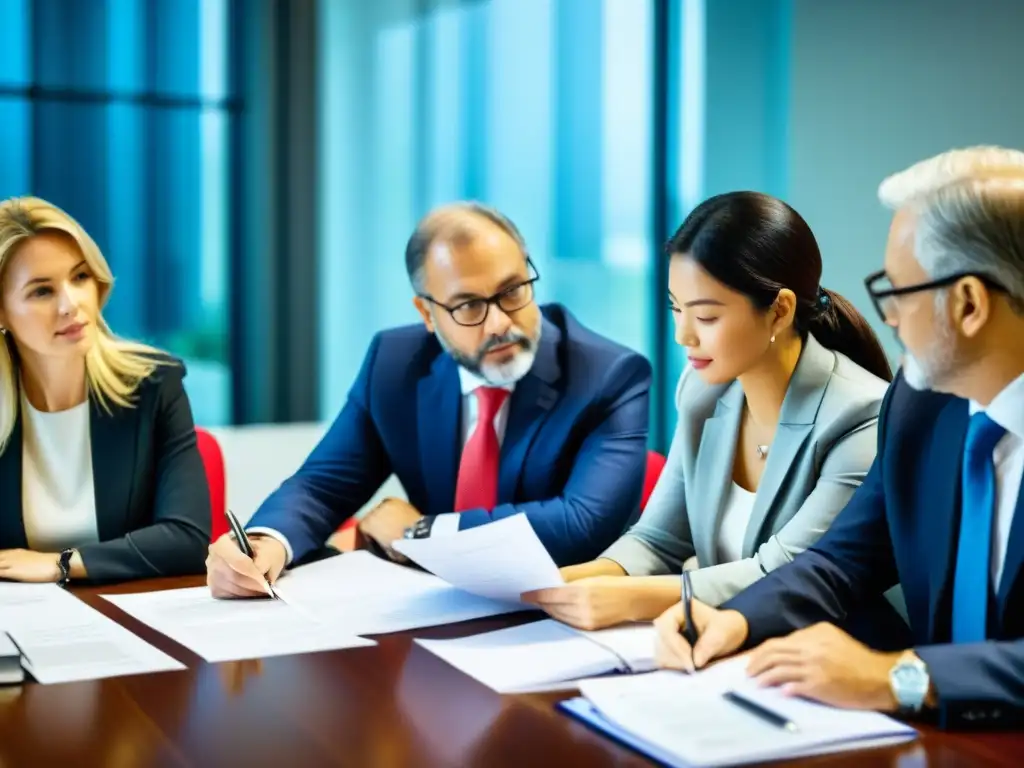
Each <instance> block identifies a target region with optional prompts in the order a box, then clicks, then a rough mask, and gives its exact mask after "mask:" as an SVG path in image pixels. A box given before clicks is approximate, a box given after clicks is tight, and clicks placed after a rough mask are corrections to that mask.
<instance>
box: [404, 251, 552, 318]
mask: <svg viewBox="0 0 1024 768" xmlns="http://www.w3.org/2000/svg"><path fill="white" fill-rule="evenodd" d="M526 263H527V265H528V266H529V267H530V269H532V270H533V277H531V278H530V279H529V280H524V281H523V282H521V283H516V284H515V285H511V286H509V287H508V288H506V289H505V290H503V291H500V292H498V293H496V294H494V295H493V296H490V297H487V298H479V299H470V300H469V301H463V302H461V303H460V304H456V305H455V306H454V307H449V306H448V305H447V304H442V303H441V302H440V301H437V300H436V299H434V298H433V297H431V296H428V295H426V294H425V293H421V294H419V297H420V298H421V299H423V300H424V301H429V302H430V303H431V304H434V305H436V306H438V307H441V309H443V310H446V311H447V312H448V314H449V315H451V316H452V320H454V321H455V322H456V323H458V324H459V325H465V326H474V325H482V324H483V323H484V322H485V321H486V320H487V315H488V314H489V313H490V311H491V305H494V306H497V307H498V308H499V309H500V310H501V311H502V312H504V313H505V314H512V313H513V312H518V311H519V310H520V309H522V308H523V307H525V306H526V305H527V304H529V303H530V302H532V301H533V284H534V283H536V282H537V281H538V280H540V274H538V272H537V268H536V267H535V266H533V262H532V261H530V260H529V259H527V260H526Z"/></svg>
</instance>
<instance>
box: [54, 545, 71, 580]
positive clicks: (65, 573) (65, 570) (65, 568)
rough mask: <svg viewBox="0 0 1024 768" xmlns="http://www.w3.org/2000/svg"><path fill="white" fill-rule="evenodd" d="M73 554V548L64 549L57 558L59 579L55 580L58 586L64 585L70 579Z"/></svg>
mask: <svg viewBox="0 0 1024 768" xmlns="http://www.w3.org/2000/svg"><path fill="white" fill-rule="evenodd" d="M74 554H75V550H73V549H65V550H63V551H61V553H60V557H59V558H58V559H57V567H58V568H59V569H60V580H59V581H58V582H57V586H58V587H66V586H67V585H68V582H69V581H70V580H71V556H72V555H74Z"/></svg>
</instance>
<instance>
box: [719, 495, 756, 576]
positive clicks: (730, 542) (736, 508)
mask: <svg viewBox="0 0 1024 768" xmlns="http://www.w3.org/2000/svg"><path fill="white" fill-rule="evenodd" d="M756 498H757V494H756V493H754V492H752V491H748V490H747V489H746V488H740V486H738V485H737V484H736V483H735V482H733V483H731V485H730V488H729V491H728V495H727V496H726V499H725V505H724V506H725V511H723V512H722V519H721V522H720V523H719V524H718V561H719V562H721V563H734V562H736V561H737V560H742V559H743V540H744V538H745V537H746V535H747V526H748V525H750V516H751V514H753V512H754V500H755V499H756Z"/></svg>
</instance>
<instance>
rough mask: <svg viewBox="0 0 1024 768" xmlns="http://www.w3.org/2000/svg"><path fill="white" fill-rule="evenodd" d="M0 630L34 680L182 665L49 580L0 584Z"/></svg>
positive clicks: (84, 677) (91, 676) (55, 680)
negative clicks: (10, 639) (13, 644)
mask: <svg viewBox="0 0 1024 768" xmlns="http://www.w3.org/2000/svg"><path fill="white" fill-rule="evenodd" d="M0 630H5V631H7V632H9V633H10V635H11V637H13V638H15V639H16V641H17V644H18V645H19V646H20V647H21V651H22V653H23V654H24V655H23V657H22V661H23V663H24V666H25V668H26V669H27V670H28V671H29V672H31V673H32V676H33V677H35V679H36V680H37V681H39V682H40V683H67V682H71V681H74V680H95V679H97V678H102V677H115V676H119V675H136V674H143V673H148V672H163V671H166V670H172V669H184V668H185V667H184V665H183V664H181V663H180V662H178V661H175V660H174V659H172V658H171V657H170V656H168V655H167V654H166V653H163V652H162V651H159V650H157V649H156V648H154V647H153V646H152V645H150V644H149V643H147V642H146V641H144V640H142V639H141V638H139V637H136V636H135V635H133V634H132V633H131V632H129V631H128V630H127V629H125V628H124V627H122V626H121V625H120V624H118V623H117V622H115V621H113V620H111V619H108V618H107V617H106V616H104V615H103V614H102V613H100V612H99V611H96V610H94V609H92V608H90V607H89V606H88V605H86V604H85V603H83V602H82V601H80V600H79V599H78V598H76V597H75V596H74V595H71V594H69V593H68V592H65V591H64V590H63V589H61V588H60V587H58V586H57V585H55V584H0Z"/></svg>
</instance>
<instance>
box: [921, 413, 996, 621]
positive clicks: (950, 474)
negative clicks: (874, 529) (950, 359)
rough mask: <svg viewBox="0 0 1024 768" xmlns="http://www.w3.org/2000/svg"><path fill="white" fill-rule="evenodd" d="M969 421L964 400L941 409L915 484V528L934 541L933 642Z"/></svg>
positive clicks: (951, 563) (948, 568)
mask: <svg viewBox="0 0 1024 768" xmlns="http://www.w3.org/2000/svg"><path fill="white" fill-rule="evenodd" d="M968 420H969V413H968V410H967V401H966V400H956V401H954V402H951V403H950V404H949V405H947V406H946V407H945V409H943V411H942V412H941V413H940V414H939V417H938V420H937V422H936V425H935V437H934V438H933V439H932V441H931V449H930V452H929V453H930V455H929V456H928V457H927V460H926V461H924V462H922V464H921V466H923V467H928V476H927V477H926V478H925V477H922V478H920V479H919V480H918V481H917V482H918V483H919V486H918V487H919V488H920V491H919V498H920V499H921V501H920V505H919V507H918V509H917V512H918V515H919V517H918V519H917V520H916V521H915V525H919V526H921V527H922V529H923V530H924V531H925V532H927V531H931V532H932V536H933V537H934V538H933V540H932V542H931V546H930V547H929V548H928V549H929V551H930V552H931V553H932V560H931V563H930V567H929V569H928V587H929V588H928V597H929V606H928V637H929V638H931V639H932V640H935V639H936V633H937V631H938V627H937V626H936V619H937V617H938V614H939V607H940V601H941V600H942V599H943V597H944V596H945V595H946V594H947V592H948V589H949V586H950V585H951V584H952V581H953V572H954V570H955V568H956V542H957V539H958V537H959V530H958V529H959V526H960V514H959V511H960V501H961V490H960V465H961V463H962V462H963V454H964V441H965V440H966V437H967V423H968ZM925 535H927V533H926V534H925ZM979 599H984V598H982V597H979ZM944 613H945V612H944Z"/></svg>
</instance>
